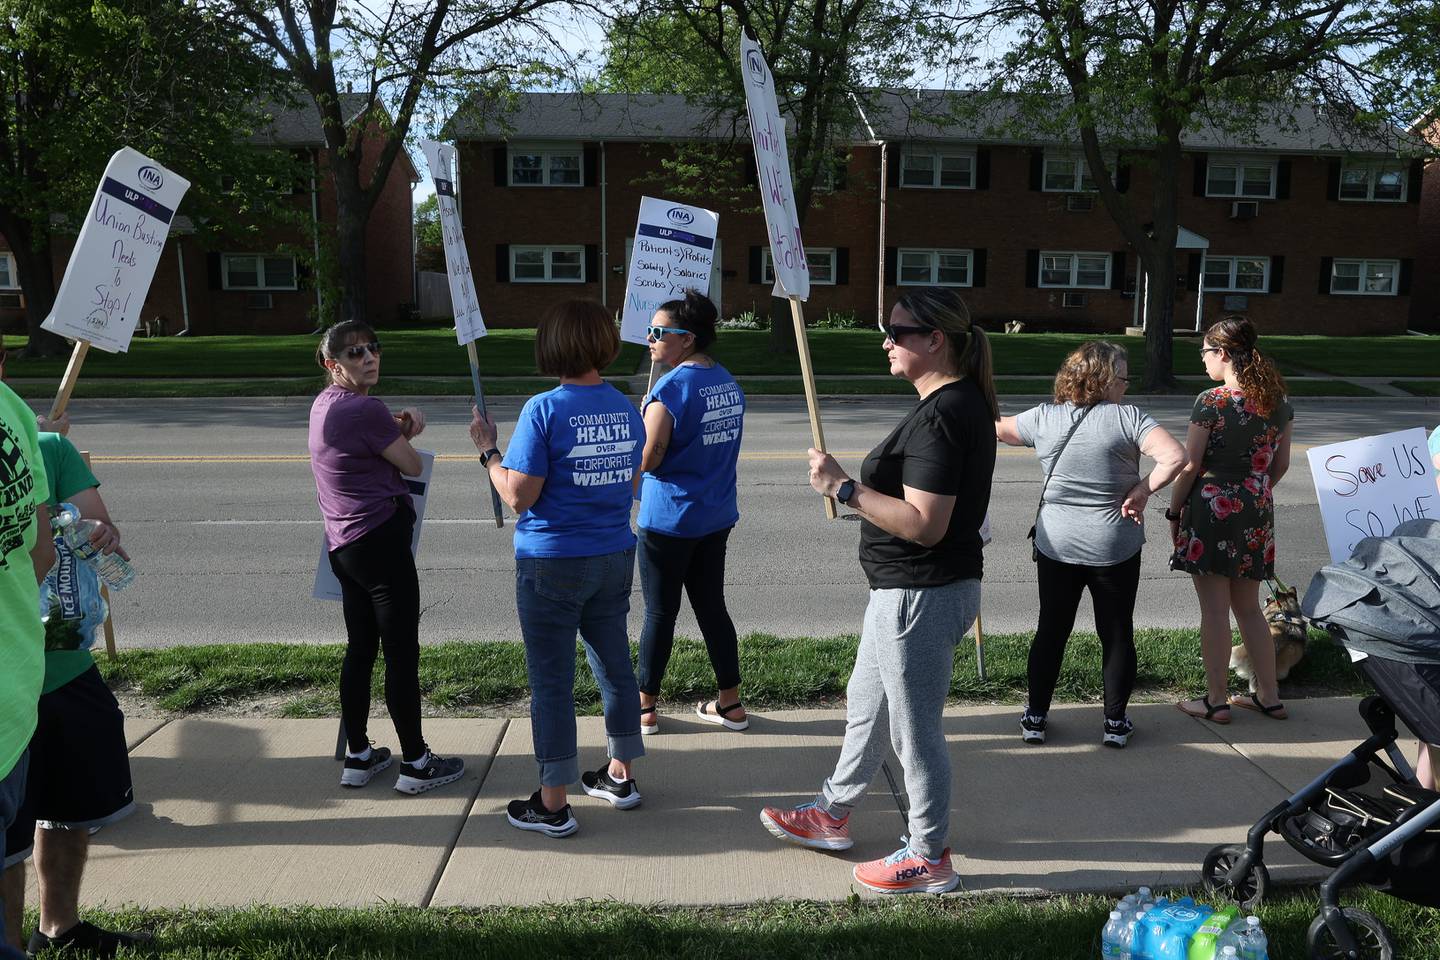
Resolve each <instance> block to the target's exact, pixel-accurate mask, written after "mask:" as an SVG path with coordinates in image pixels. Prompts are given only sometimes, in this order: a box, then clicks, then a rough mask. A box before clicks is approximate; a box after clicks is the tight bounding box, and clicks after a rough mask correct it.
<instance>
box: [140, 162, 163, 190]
mask: <svg viewBox="0 0 1440 960" xmlns="http://www.w3.org/2000/svg"><path fill="white" fill-rule="evenodd" d="M136 176H137V177H138V178H139V180H140V186H142V187H144V188H145V189H146V190H159V189H160V188H161V187H162V186H164V184H165V177H164V176H163V175H162V174H161V173H160V168H159V167H141V168H140V172H139V173H137V174H136Z"/></svg>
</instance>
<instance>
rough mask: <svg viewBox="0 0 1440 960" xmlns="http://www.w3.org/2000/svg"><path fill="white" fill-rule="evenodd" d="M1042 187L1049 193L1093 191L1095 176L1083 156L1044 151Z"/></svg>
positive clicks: (1094, 188)
mask: <svg viewBox="0 0 1440 960" xmlns="http://www.w3.org/2000/svg"><path fill="white" fill-rule="evenodd" d="M1041 186H1042V188H1043V189H1044V190H1045V191H1047V192H1049V193H1093V192H1094V191H1095V190H1096V186H1095V178H1094V177H1093V176H1091V175H1090V164H1089V163H1088V162H1087V161H1086V160H1085V157H1084V156H1081V155H1077V154H1073V153H1052V152H1050V151H1048V150H1047V151H1046V152H1045V176H1044V179H1043V181H1042V183H1041Z"/></svg>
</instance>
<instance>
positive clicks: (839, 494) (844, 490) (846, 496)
mask: <svg viewBox="0 0 1440 960" xmlns="http://www.w3.org/2000/svg"><path fill="white" fill-rule="evenodd" d="M853 496H855V481H854V480H846V481H845V482H844V483H842V484H840V489H839V490H836V491H835V499H836V500H839V501H840V502H841V503H843V504H845V505H847V506H848V505H849V503H850V498H851V497H853Z"/></svg>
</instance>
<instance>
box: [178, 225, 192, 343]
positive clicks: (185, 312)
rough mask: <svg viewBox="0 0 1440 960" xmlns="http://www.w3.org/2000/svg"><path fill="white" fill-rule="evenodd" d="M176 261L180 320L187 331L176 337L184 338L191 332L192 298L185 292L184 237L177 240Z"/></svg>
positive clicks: (182, 331)
mask: <svg viewBox="0 0 1440 960" xmlns="http://www.w3.org/2000/svg"><path fill="white" fill-rule="evenodd" d="M175 259H176V260H178V261H180V319H181V320H182V321H184V323H185V329H183V330H181V331H180V332H179V333H177V334H175V336H177V337H183V336H185V334H187V333H189V332H190V297H189V296H188V295H187V294H186V292H185V241H184V238H183V237H176V238H175Z"/></svg>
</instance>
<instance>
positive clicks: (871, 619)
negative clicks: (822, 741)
mask: <svg viewBox="0 0 1440 960" xmlns="http://www.w3.org/2000/svg"><path fill="white" fill-rule="evenodd" d="M979 610H980V581H979V580H960V581H957V582H955V583H947V584H945V585H944V586H941V587H920V588H917V589H913V590H871V591H870V603H869V605H868V606H866V608H865V626H864V628H863V629H862V630H861V633H860V648H859V650H858V651H857V652H856V654H855V670H854V672H853V673H851V674H850V683H849V685H848V686H847V687H846V691H845V692H846V696H847V697H848V699H849V703H848V706H847V708H846V711H845V743H844V745H843V746H842V747H841V748H840V759H839V761H837V762H836V764H835V772H834V773H832V774H831V775H830V779H828V780H826V781H825V786H824V787H822V788H821V792H820V796H819V797H817V798H816V803H817V804H818V805H819V807H820V808H821V809H822V810H825V811H826V812H828V813H830V814H831V815H832V816H836V817H843V816H846V815H847V814H849V812H850V808H851V807H853V806H854V805H855V804H856V803H858V802H859V800H860V797H861V796H862V795H864V793H865V791H866V790H867V789H868V788H869V786H870V781H871V780H873V779H874V777H875V774H877V773H879V772H880V765H881V764H882V763H884V762H885V757H886V755H887V747H891V746H893V747H894V748H895V755H896V756H897V757H899V758H900V765H901V767H903V768H904V771H905V789H906V791H907V792H908V793H909V795H910V801H911V806H910V849H911V850H912V851H914V852H915V853H919V854H920V855H922V856H925V857H929V858H930V859H931V860H934V859H937V858H938V857H939V856H940V854H941V853H942V852H943V851H944V850H945V838H946V836H947V835H948V834H949V832H950V754H949V752H948V750H947V749H946V747H945V734H944V731H943V730H942V729H941V717H942V713H943V711H944V709H945V698H946V696H947V695H948V694H949V692H950V675H951V672H952V670H953V667H954V661H955V645H956V643H958V642H959V640H960V638H961V637H963V636H965V634H966V632H967V631H969V629H970V625H971V624H972V623H974V622H975V615H976V614H977V613H978V612H979Z"/></svg>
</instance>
